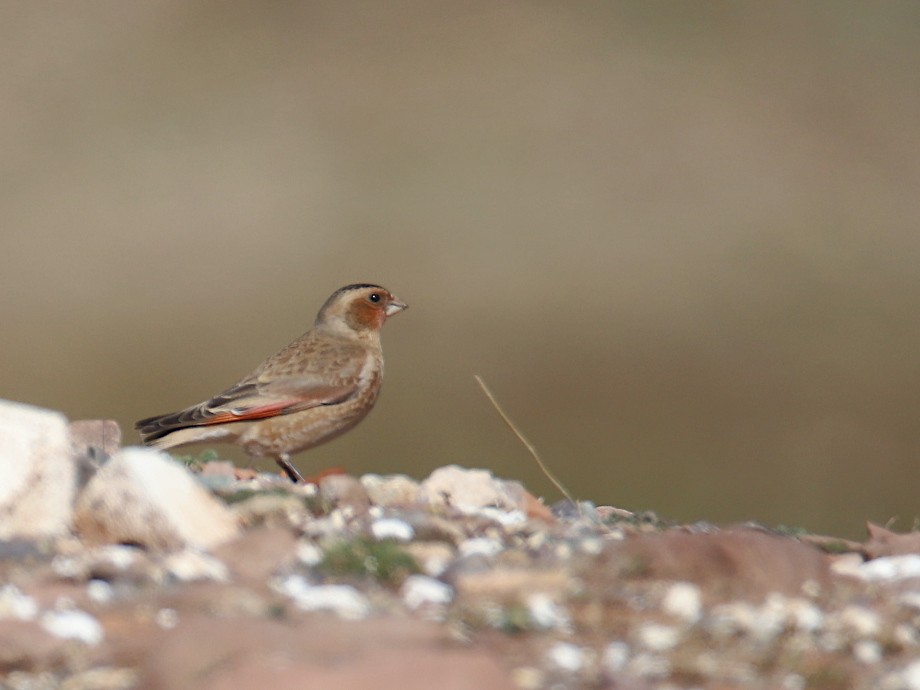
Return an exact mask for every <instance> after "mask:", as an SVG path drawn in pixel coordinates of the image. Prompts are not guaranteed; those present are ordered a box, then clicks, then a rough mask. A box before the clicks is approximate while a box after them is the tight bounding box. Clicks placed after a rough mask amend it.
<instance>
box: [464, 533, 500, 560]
mask: <svg viewBox="0 0 920 690" xmlns="http://www.w3.org/2000/svg"><path fill="white" fill-rule="evenodd" d="M457 550H458V551H459V552H460V555H461V556H494V555H495V554H498V553H501V550H502V543H501V542H500V541H498V540H496V539H489V538H488V537H476V538H474V539H467V540H466V541H463V542H461V543H460V546H459V547H458V549H457Z"/></svg>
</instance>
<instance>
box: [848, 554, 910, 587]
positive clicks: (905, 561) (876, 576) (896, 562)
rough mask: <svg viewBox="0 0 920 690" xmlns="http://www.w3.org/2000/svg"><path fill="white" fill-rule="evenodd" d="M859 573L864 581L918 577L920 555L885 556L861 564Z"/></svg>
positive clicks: (888, 580)
mask: <svg viewBox="0 0 920 690" xmlns="http://www.w3.org/2000/svg"><path fill="white" fill-rule="evenodd" d="M859 573H860V574H861V576H862V577H863V578H864V579H866V580H875V581H887V582H890V581H892V580H905V579H908V578H911V577H920V555H917V554H908V555H906V556H886V557H884V558H876V559H874V560H871V561H867V562H866V563H863V564H862V566H861V567H860V568H859Z"/></svg>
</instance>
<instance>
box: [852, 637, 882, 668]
mask: <svg viewBox="0 0 920 690" xmlns="http://www.w3.org/2000/svg"><path fill="white" fill-rule="evenodd" d="M853 656H854V657H856V660H857V661H858V662H860V663H861V664H877V663H878V662H879V661H881V660H882V648H881V646H880V645H879V643H878V642H876V641H875V640H859V641H858V642H856V644H854V645H853Z"/></svg>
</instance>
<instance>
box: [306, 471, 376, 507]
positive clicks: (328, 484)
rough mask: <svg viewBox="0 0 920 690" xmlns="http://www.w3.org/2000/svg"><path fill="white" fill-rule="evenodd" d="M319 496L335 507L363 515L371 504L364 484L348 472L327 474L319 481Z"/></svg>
mask: <svg viewBox="0 0 920 690" xmlns="http://www.w3.org/2000/svg"><path fill="white" fill-rule="evenodd" d="M319 495H320V497H321V498H322V499H323V500H324V501H326V502H328V503H329V504H331V505H332V506H333V507H335V508H339V509H341V510H347V511H351V514H353V515H363V514H364V513H366V512H367V511H368V509H369V508H370V505H371V499H370V498H369V497H368V495H367V491H365V489H364V486H362V484H361V482H360V481H358V480H357V479H356V478H355V477H352V476H351V475H348V474H328V475H326V476H325V477H323V478H322V479H320V481H319Z"/></svg>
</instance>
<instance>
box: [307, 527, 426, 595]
mask: <svg viewBox="0 0 920 690" xmlns="http://www.w3.org/2000/svg"><path fill="white" fill-rule="evenodd" d="M317 570H318V571H319V572H320V574H322V575H324V576H325V577H328V578H350V577H358V578H371V579H374V580H377V581H378V582H381V583H383V584H386V585H398V584H400V583H401V582H402V581H403V580H405V579H406V577H408V576H409V575H412V574H414V573H418V572H420V568H419V566H418V563H416V561H415V559H414V558H413V557H412V556H411V555H409V554H408V553H407V552H406V551H404V550H403V549H402V548H401V547H400V546H399V545H398V544H397V543H396V542H395V541H392V540H388V539H385V540H383V541H376V540H374V539H368V538H366V537H359V538H357V539H352V540H349V541H340V542H336V543H334V544H332V545H331V546H329V547H328V548H327V549H326V550H325V551H324V552H323V560H322V561H320V563H319V564H318V565H317Z"/></svg>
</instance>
